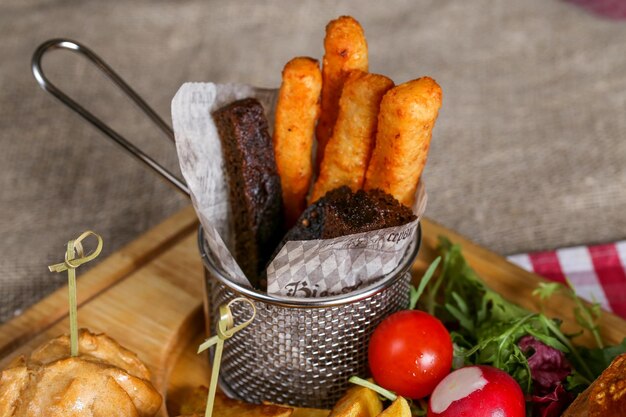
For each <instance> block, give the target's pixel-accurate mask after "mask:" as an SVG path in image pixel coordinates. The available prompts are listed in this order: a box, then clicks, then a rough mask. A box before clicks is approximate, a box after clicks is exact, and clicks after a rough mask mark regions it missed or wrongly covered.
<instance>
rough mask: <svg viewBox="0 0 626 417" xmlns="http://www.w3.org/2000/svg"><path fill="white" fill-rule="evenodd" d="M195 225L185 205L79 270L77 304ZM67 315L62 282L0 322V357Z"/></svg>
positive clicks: (121, 278)
mask: <svg viewBox="0 0 626 417" xmlns="http://www.w3.org/2000/svg"><path fill="white" fill-rule="evenodd" d="M197 225H198V220H197V217H196V214H195V212H194V210H193V207H191V206H188V207H185V208H183V209H182V210H180V211H179V212H177V213H176V214H174V215H173V216H171V217H169V218H167V219H166V220H165V221H163V222H162V223H160V224H159V225H157V226H156V227H154V228H152V229H150V230H148V231H147V232H145V233H143V234H142V235H141V236H139V237H138V238H136V239H135V240H133V241H132V242H130V243H128V244H127V245H125V246H124V247H122V248H121V249H119V250H118V251H116V252H115V253H113V254H112V255H111V256H109V257H108V258H106V259H105V260H103V261H102V262H101V263H99V264H98V265H96V266H95V267H93V268H92V269H91V270H89V271H87V272H86V273H84V274H82V275H81V277H80V278H79V280H78V294H77V302H78V306H81V305H83V304H85V303H87V302H89V301H90V300H92V299H93V298H95V297H97V296H98V295H100V294H102V293H103V292H104V291H106V290H107V289H108V288H111V287H112V286H114V285H116V284H117V283H119V282H120V281H122V280H124V279H125V278H126V277H127V276H128V275H129V274H130V273H132V272H133V271H134V270H136V269H137V268H140V267H141V266H143V265H145V264H147V263H148V262H150V261H151V260H153V259H154V258H156V257H158V256H159V254H161V253H163V252H164V251H166V250H167V249H168V248H170V247H172V246H173V245H175V244H177V243H178V242H180V241H181V240H182V239H184V238H185V237H187V236H189V234H190V233H195V230H196V228H197ZM67 315H68V304H67V286H63V287H61V288H59V289H57V290H55V291H54V292H53V293H51V294H50V295H48V296H47V297H45V298H44V299H42V300H41V301H39V302H38V303H36V304H34V305H33V306H31V307H29V308H28V309H27V310H26V311H25V312H24V313H23V314H21V315H20V316H18V317H16V318H14V319H12V320H10V321H8V322H6V323H4V324H2V325H1V326H0V358H2V357H6V356H8V355H9V354H10V353H11V352H12V351H13V350H15V349H16V348H17V347H19V346H20V345H22V344H24V343H26V342H27V341H29V340H30V339H31V338H32V337H34V336H36V335H37V334H39V333H41V332H43V331H45V330H46V329H48V328H50V327H51V326H53V325H54V324H55V323H57V322H58V321H60V320H62V319H64V318H65V317H66V316H67Z"/></svg>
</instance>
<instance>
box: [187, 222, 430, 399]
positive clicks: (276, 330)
mask: <svg viewBox="0 0 626 417" xmlns="http://www.w3.org/2000/svg"><path fill="white" fill-rule="evenodd" d="M420 240H421V228H418V233H417V238H416V240H415V241H414V242H413V243H412V244H411V245H410V246H409V248H408V250H407V252H406V253H405V254H404V257H403V260H402V262H401V264H400V265H399V266H398V268H396V270H395V271H393V272H392V273H391V274H389V275H387V276H385V277H383V278H381V279H380V280H379V281H377V282H375V283H374V284H373V285H370V286H368V287H366V288H363V289H360V290H357V291H354V292H351V293H349V294H346V295H340V296H333V297H324V298H305V299H303V298H283V297H274V296H269V295H267V294H265V293H261V292H259V291H256V290H253V289H250V288H246V287H242V286H240V285H238V284H236V283H234V282H233V281H232V280H231V279H230V278H228V277H227V276H226V275H225V274H224V272H223V271H220V270H219V269H218V268H217V267H216V263H215V261H214V258H213V256H214V255H213V254H212V253H211V252H210V249H209V248H208V245H207V244H206V243H205V241H204V238H203V233H202V229H200V232H199V233H198V247H199V248H200V254H201V256H202V261H203V263H204V266H205V280H206V297H207V307H208V308H207V311H208V315H209V318H210V317H219V313H218V309H219V306H220V305H222V304H223V303H225V302H228V301H230V300H232V299H233V298H236V297H242V296H243V297H247V298H249V299H251V300H253V301H254V303H255V305H256V310H257V312H256V318H255V320H254V321H253V322H252V324H250V325H249V326H248V327H246V328H245V329H243V330H242V331H240V332H238V333H236V334H235V335H234V336H233V337H232V338H231V339H228V340H227V341H226V342H225V345H224V353H223V356H222V362H221V368H220V388H221V389H222V390H223V391H224V392H225V393H227V394H228V395H230V396H233V397H237V398H240V399H242V400H246V401H253V402H258V403H260V402H262V401H270V402H272V403H276V404H289V405H295V406H300V407H315V408H332V406H333V404H335V403H336V402H337V400H338V399H339V398H340V397H341V396H342V395H343V393H344V392H345V391H346V389H347V388H348V385H349V383H348V378H350V377H351V376H352V375H365V374H366V371H367V346H368V342H369V338H370V335H371V334H372V332H373V331H374V329H375V328H376V326H377V325H378V324H379V323H380V322H381V321H382V320H383V319H384V318H385V317H387V316H388V315H390V314H392V313H394V312H396V311H400V310H403V309H405V308H407V306H408V304H409V285H410V281H411V273H410V268H411V265H412V264H413V261H414V260H415V257H416V255H417V252H418V250H419V244H420ZM248 310H249V307H247V306H246V305H241V304H239V305H236V306H233V314H234V315H235V316H236V317H237V316H239V317H249V316H250V314H251V312H250V311H248ZM207 322H208V323H210V326H211V327H210V333H211V334H215V330H216V329H215V321H214V320H208V321H207Z"/></svg>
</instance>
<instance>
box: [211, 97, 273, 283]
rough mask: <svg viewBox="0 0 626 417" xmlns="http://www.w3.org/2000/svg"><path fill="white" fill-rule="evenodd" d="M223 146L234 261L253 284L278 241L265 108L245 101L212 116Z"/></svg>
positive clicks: (270, 146) (254, 100) (271, 162)
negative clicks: (228, 190)
mask: <svg viewBox="0 0 626 417" xmlns="http://www.w3.org/2000/svg"><path fill="white" fill-rule="evenodd" d="M213 119H214V120H215V124H216V125H217V130H218V133H219V136H220V139H221V141H222V147H223V153H224V162H225V165H226V173H227V175H228V181H229V185H230V207H231V210H232V214H233V215H232V218H233V222H234V230H235V253H234V256H235V259H236V260H237V263H239V266H240V267H241V269H242V270H243V272H244V273H245V274H246V276H247V277H248V279H249V280H250V283H251V284H252V285H253V286H254V287H255V288H259V283H260V277H261V275H262V274H263V272H264V270H265V267H266V264H267V262H268V261H269V260H270V259H269V258H270V256H271V255H272V253H273V251H274V249H275V248H276V245H277V243H278V241H279V239H280V236H281V234H280V226H281V222H282V213H281V210H282V192H281V187H280V177H279V176H278V171H277V170H276V161H275V160H274V150H273V148H272V140H271V137H270V134H269V131H268V125H267V120H266V118H265V113H264V111H263V106H262V105H261V103H259V102H258V100H256V99H253V98H247V99H243V100H238V101H235V102H233V103H231V104H229V105H227V106H225V107H222V108H221V109H219V110H216V111H215V112H214V113H213Z"/></svg>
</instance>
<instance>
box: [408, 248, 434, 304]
mask: <svg viewBox="0 0 626 417" xmlns="http://www.w3.org/2000/svg"><path fill="white" fill-rule="evenodd" d="M439 262H441V256H437V258H436V259H435V260H434V261H433V263H431V264H430V266H429V267H428V269H427V270H426V272H424V276H423V277H422V279H421V280H420V283H419V285H418V286H417V289H416V288H415V287H414V286H412V285H411V288H410V294H409V310H414V309H415V306H416V305H417V302H418V301H419V299H420V297H421V296H422V294H423V293H424V290H425V289H426V285H428V283H429V282H430V279H431V278H432V277H433V275H434V274H435V270H436V269H437V266H439Z"/></svg>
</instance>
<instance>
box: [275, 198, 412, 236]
mask: <svg viewBox="0 0 626 417" xmlns="http://www.w3.org/2000/svg"><path fill="white" fill-rule="evenodd" d="M415 218H416V217H415V214H413V212H412V211H411V209H409V208H408V207H406V206H404V205H402V204H400V202H398V200H396V199H395V198H393V196H391V195H389V194H387V193H385V192H383V191H381V190H378V189H375V190H368V191H364V190H358V191H356V192H353V191H352V190H350V187H348V186H345V185H344V186H343V187H339V188H335V189H334V190H332V191H329V192H328V193H326V195H324V196H323V197H322V198H320V199H319V200H317V201H316V202H315V203H313V204H311V205H310V206H309V207H307V209H306V210H305V211H304V212H303V213H302V215H301V216H300V218H299V219H298V222H297V223H296V225H295V226H294V227H293V228H292V229H291V230H289V232H288V233H287V235H286V236H285V237H284V238H283V243H284V242H287V241H290V240H312V239H332V238H335V237H339V236H345V235H351V234H354V233H363V232H369V231H372V230H378V229H384V228H387V227H393V226H401V225H403V224H406V223H409V222H411V221H413V220H415ZM281 246H282V245H281Z"/></svg>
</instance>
